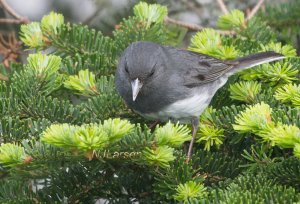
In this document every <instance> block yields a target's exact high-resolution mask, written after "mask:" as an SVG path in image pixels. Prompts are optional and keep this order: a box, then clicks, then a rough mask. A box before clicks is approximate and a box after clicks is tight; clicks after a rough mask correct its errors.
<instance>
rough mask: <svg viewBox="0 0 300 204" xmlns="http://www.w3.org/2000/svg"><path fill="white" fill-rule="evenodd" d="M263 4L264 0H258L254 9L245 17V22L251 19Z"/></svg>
mask: <svg viewBox="0 0 300 204" xmlns="http://www.w3.org/2000/svg"><path fill="white" fill-rule="evenodd" d="M263 3H264V0H259V1H258V2H257V4H256V5H255V6H254V8H253V9H252V10H251V11H250V13H249V15H248V16H247V20H249V19H251V18H252V17H253V16H254V15H255V14H256V13H257V11H258V10H259V9H260V7H261V5H262V4H263Z"/></svg>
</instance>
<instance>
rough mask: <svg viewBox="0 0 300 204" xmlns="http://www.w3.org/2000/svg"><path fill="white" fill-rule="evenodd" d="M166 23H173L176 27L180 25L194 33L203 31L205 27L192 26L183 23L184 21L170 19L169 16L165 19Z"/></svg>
mask: <svg viewBox="0 0 300 204" xmlns="http://www.w3.org/2000/svg"><path fill="white" fill-rule="evenodd" d="M165 23H172V24H175V25H178V26H180V27H184V28H187V29H189V30H193V31H199V30H202V29H203V27H201V26H199V25H197V24H192V23H187V22H183V21H178V20H175V19H172V18H170V17H169V16H167V17H166V18H165Z"/></svg>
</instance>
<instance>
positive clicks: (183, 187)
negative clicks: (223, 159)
mask: <svg viewBox="0 0 300 204" xmlns="http://www.w3.org/2000/svg"><path fill="white" fill-rule="evenodd" d="M176 192H177V193H176V194H175V195H174V198H175V199H176V200H177V201H183V203H190V201H189V199H191V198H192V199H193V198H194V199H197V200H200V199H203V198H205V197H206V196H207V191H206V188H205V187H204V185H203V184H202V183H196V182H194V181H188V182H186V183H185V184H179V185H178V186H177V188H176Z"/></svg>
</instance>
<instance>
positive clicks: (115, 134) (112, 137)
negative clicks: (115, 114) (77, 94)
mask: <svg viewBox="0 0 300 204" xmlns="http://www.w3.org/2000/svg"><path fill="white" fill-rule="evenodd" d="M102 128H103V130H104V131H105V132H106V133H107V135H108V139H109V142H110V143H113V142H116V141H118V140H120V139H121V138H123V137H124V136H125V135H127V134H129V133H131V132H132V130H133V129H134V125H133V124H131V123H130V122H129V121H127V120H121V119H120V118H115V119H108V120H105V121H104V122H103V125H102Z"/></svg>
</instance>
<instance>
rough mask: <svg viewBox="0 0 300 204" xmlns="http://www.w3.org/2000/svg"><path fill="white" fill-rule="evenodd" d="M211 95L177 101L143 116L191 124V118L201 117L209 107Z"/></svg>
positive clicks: (200, 95)
mask: <svg viewBox="0 0 300 204" xmlns="http://www.w3.org/2000/svg"><path fill="white" fill-rule="evenodd" d="M210 99H211V97H210V95H209V94H208V93H207V92H205V93H201V94H198V95H194V96H193V97H190V98H187V99H183V100H179V101H176V102H175V103H172V104H171V105H169V106H167V107H165V108H164V109H163V110H161V111H159V112H157V113H147V114H142V115H143V116H144V117H145V118H148V119H152V120H159V121H162V122H163V121H168V120H172V121H179V122H181V123H190V121H191V118H193V117H199V116H200V114H201V113H202V112H203V111H204V109H205V108H206V107H207V106H208V105H209V102H210Z"/></svg>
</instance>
